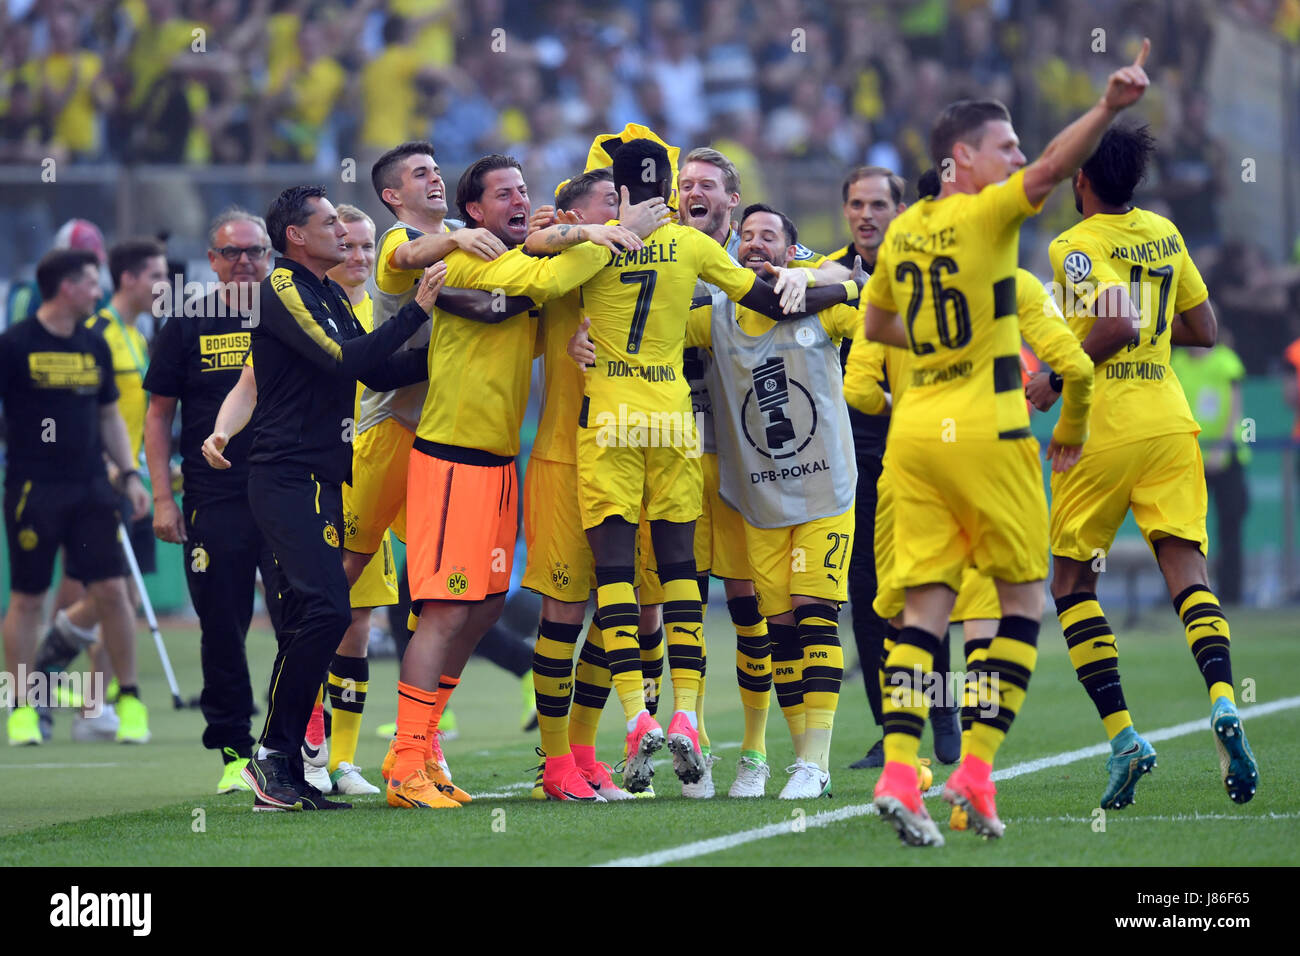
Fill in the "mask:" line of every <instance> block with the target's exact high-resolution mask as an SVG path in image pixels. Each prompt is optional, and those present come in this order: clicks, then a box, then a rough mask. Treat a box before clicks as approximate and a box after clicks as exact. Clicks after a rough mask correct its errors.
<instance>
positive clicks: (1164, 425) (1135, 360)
mask: <svg viewBox="0 0 1300 956" xmlns="http://www.w3.org/2000/svg"><path fill="white" fill-rule="evenodd" d="M1048 251H1049V253H1050V254H1051V258H1052V269H1053V271H1054V272H1055V278H1056V284H1057V288H1059V289H1061V290H1063V293H1064V300H1065V301H1064V305H1065V308H1064V309H1063V310H1062V311H1063V312H1064V314H1065V319H1066V321H1067V322H1069V324H1070V331H1072V332H1073V333H1074V334H1075V335H1076V336H1077V337H1078V339H1079V341H1083V340H1084V339H1085V338H1086V337H1087V335H1088V332H1089V331H1090V330H1091V329H1092V326H1093V323H1094V322H1095V321H1096V317H1095V316H1094V315H1093V311H1092V307H1093V303H1094V302H1095V301H1096V298H1097V294H1098V292H1100V291H1101V290H1102V289H1103V288H1106V287H1108V286H1112V285H1118V286H1122V287H1124V288H1125V289H1126V290H1127V291H1128V294H1129V298H1130V299H1132V301H1133V304H1134V305H1135V306H1136V307H1138V308H1139V309H1140V310H1141V313H1142V322H1141V325H1140V326H1139V328H1137V329H1136V330H1135V331H1134V337H1133V341H1132V342H1130V343H1129V344H1128V345H1127V346H1126V347H1124V348H1121V349H1120V350H1119V351H1118V352H1116V353H1115V354H1114V355H1113V356H1111V357H1110V358H1109V359H1107V360H1106V361H1105V362H1102V363H1101V364H1100V365H1098V366H1097V376H1096V387H1095V390H1096V394H1095V397H1094V400H1093V410H1092V435H1091V437H1090V438H1089V440H1088V448H1089V450H1092V451H1097V450H1101V449H1104V448H1110V447H1112V446H1115V445H1123V444H1126V443H1128V442H1134V441H1142V440H1145V439H1148V438H1154V437H1156V436H1159V435H1173V434H1179V433H1183V432H1192V433H1196V432H1199V431H1200V426H1199V425H1197V423H1196V419H1195V418H1193V417H1192V412H1191V409H1190V408H1188V406H1187V396H1186V395H1185V394H1184V393H1183V389H1182V386H1181V385H1179V384H1178V378H1177V377H1176V376H1175V375H1174V371H1173V369H1172V368H1171V367H1170V365H1169V350H1170V344H1171V343H1170V335H1171V331H1170V326H1171V325H1172V324H1173V317H1174V314H1175V313H1178V312H1183V311H1185V310H1187V309H1190V308H1193V307H1194V306H1197V305H1200V304H1201V303H1202V302H1204V301H1205V300H1206V298H1207V296H1208V295H1209V293H1208V292H1207V291H1206V288H1205V282H1204V280H1202V278H1201V274H1200V272H1198V271H1197V269H1196V264H1195V263H1193V262H1192V258H1191V256H1189V255H1188V254H1187V246H1186V244H1185V243H1184V242H1183V237H1182V236H1181V235H1180V234H1179V232H1178V228H1177V227H1176V226H1175V225H1174V224H1173V223H1172V222H1170V221H1169V220H1168V219H1166V218H1164V217H1163V216H1157V215H1156V214H1155V213H1152V212H1147V211H1146V210H1145V209H1138V208H1137V207H1134V208H1132V209H1130V210H1129V211H1128V212H1125V213H1117V214H1114V215H1100V214H1099V215H1094V216H1089V217H1088V218H1087V219H1085V220H1083V221H1082V222H1080V223H1078V224H1076V225H1074V226H1072V227H1071V228H1069V229H1067V230H1066V231H1065V232H1063V233H1061V234H1060V235H1059V236H1057V237H1056V239H1054V240H1052V243H1051V245H1050V246H1049V247H1048Z"/></svg>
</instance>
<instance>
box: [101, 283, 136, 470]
mask: <svg viewBox="0 0 1300 956" xmlns="http://www.w3.org/2000/svg"><path fill="white" fill-rule="evenodd" d="M86 328H88V329H90V330H91V331H92V332H98V333H99V334H100V335H102V336H103V337H104V341H105V342H107V343H108V348H109V351H110V352H112V354H113V378H114V379H115V380H116V382H117V392H118V399H117V408H118V411H120V412H121V413H122V420H123V421H124V422H126V433H127V436H128V437H129V438H130V439H131V461H133V462H138V461H139V460H140V446H141V444H143V443H144V413H145V409H146V408H147V407H148V405H149V396H148V395H147V394H145V390H144V373H145V371H146V369H147V368H148V365H149V342H148V340H147V339H145V337H144V335H143V333H141V331H140V330H139V329H137V328H136V327H135V326H134V325H127V324H126V323H125V322H123V321H122V318H121V316H119V315H118V314H117V310H116V309H114V308H113V306H112V305H106V306H104V307H103V308H102V309H100V310H99V311H98V312H96V313H95V314H94V315H92V316H91V317H90V318H88V319H87V320H86Z"/></svg>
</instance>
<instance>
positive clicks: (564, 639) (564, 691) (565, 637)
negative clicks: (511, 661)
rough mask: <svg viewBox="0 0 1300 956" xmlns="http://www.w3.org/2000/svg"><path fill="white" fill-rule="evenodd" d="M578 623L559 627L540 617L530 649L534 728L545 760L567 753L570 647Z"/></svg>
mask: <svg viewBox="0 0 1300 956" xmlns="http://www.w3.org/2000/svg"><path fill="white" fill-rule="evenodd" d="M581 631H582V625H581V624H561V623H560V622H558V621H548V620H546V618H542V622H541V625H540V626H539V627H538V630H537V644H536V645H535V646H534V647H533V690H534V692H535V693H536V696H537V728H538V730H539V731H540V733H541V737H542V751H543V752H544V753H545V754H546V756H548V757H562V756H564V755H565V754H567V753H568V752H569V704H570V702H571V701H572V699H573V648H574V645H575V644H577V642H578V634H579V633H580V632H581Z"/></svg>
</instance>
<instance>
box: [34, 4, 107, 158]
mask: <svg viewBox="0 0 1300 956" xmlns="http://www.w3.org/2000/svg"><path fill="white" fill-rule="evenodd" d="M49 23H50V52H49V53H48V54H46V55H45V56H44V57H42V58H41V59H39V60H37V61H36V69H35V70H34V72H33V74H32V78H33V80H34V81H35V87H36V89H37V90H38V91H39V93H38V95H39V97H40V103H41V110H42V112H43V113H45V115H46V116H47V117H49V118H50V120H51V122H52V123H53V131H52V137H51V138H52V139H53V141H54V142H55V143H56V144H58V145H59V146H62V147H64V148H65V149H67V150H68V151H69V152H70V153H72V155H73V156H74V157H75V158H78V159H98V158H99V152H100V149H101V144H102V139H103V137H102V135H101V127H102V125H103V120H102V117H101V115H100V111H101V110H103V109H107V108H108V107H110V106H111V105H112V103H113V88H112V86H111V85H110V83H109V82H108V79H107V78H106V77H105V76H104V63H103V60H101V59H100V56H99V54H97V53H92V52H90V51H89V50H86V49H81V48H80V46H81V44H80V40H81V37H80V32H81V31H80V29H79V24H78V20H77V14H76V12H75V11H74V10H72V9H71V8H68V7H63V8H56V9H55V11H54V12H53V13H52V14H50V21H49Z"/></svg>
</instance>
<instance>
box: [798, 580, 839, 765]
mask: <svg viewBox="0 0 1300 956" xmlns="http://www.w3.org/2000/svg"><path fill="white" fill-rule="evenodd" d="M794 616H795V621H796V622H797V623H796V628H797V630H798V632H799V643H800V645H802V648H803V701H804V714H805V736H804V753H803V757H804V759H805V760H807V761H808V762H809V763H815V764H816V765H817V766H818V767H819V768H821V769H823V770H825V769H827V767H828V766H829V764H830V756H831V729H832V728H833V726H834V724H835V709H836V707H838V706H839V700H840V684H841V683H842V682H843V679H844V649H843V648H842V647H841V646H840V636H839V612H838V611H837V610H836V609H835V608H833V607H831V606H830V605H829V604H805V605H803V606H802V607H798V608H795V612H794Z"/></svg>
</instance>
